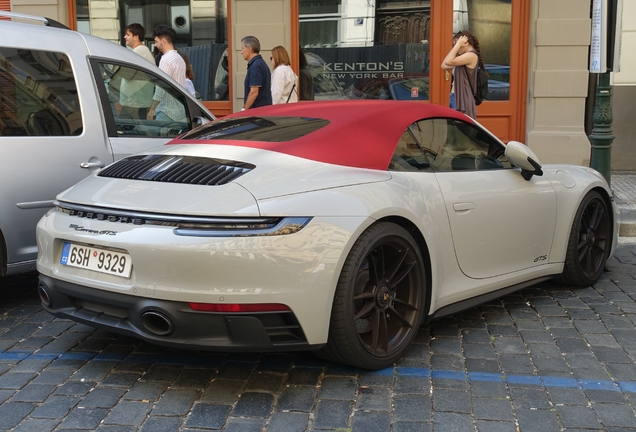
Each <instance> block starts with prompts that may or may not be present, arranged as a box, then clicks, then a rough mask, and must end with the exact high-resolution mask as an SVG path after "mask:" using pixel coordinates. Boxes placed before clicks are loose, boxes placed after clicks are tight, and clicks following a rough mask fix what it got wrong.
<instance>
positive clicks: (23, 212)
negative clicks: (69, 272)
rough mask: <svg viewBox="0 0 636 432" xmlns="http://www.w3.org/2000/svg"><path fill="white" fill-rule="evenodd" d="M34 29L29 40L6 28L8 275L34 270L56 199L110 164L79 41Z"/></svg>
mask: <svg viewBox="0 0 636 432" xmlns="http://www.w3.org/2000/svg"><path fill="white" fill-rule="evenodd" d="M29 27H31V26H29ZM32 27H33V31H32V34H31V35H30V39H29V38H26V39H25V36H24V33H23V32H21V31H19V29H18V28H15V27H12V26H6V27H5V30H6V31H3V38H2V40H0V45H2V46H0V184H2V187H0V224H1V226H0V230H1V234H2V236H3V237H4V242H5V244H4V246H6V253H7V255H6V257H5V258H6V262H7V263H8V264H7V272H8V273H12V272H15V271H23V270H28V269H30V268H32V267H33V265H34V260H35V258H36V256H37V246H36V241H35V226H36V224H37V222H38V220H39V219H40V218H41V217H42V215H43V214H44V213H45V212H46V211H47V209H48V208H50V207H52V206H53V200H54V199H55V196H56V195H57V194H58V193H60V192H62V191H63V190H65V189H67V188H69V187H70V186H72V185H73V184H75V183H77V182H78V181H80V180H81V179H83V178H84V177H86V176H87V175H89V174H90V173H91V172H93V171H95V170H96V169H97V166H100V165H103V164H105V163H108V162H110V161H112V154H111V150H110V146H109V144H108V142H107V140H106V136H105V135H104V133H103V128H102V117H101V114H100V105H99V104H98V100H97V98H96V96H95V92H94V90H93V85H92V75H91V73H90V70H89V67H88V65H87V63H86V60H85V58H86V55H87V50H86V46H85V45H84V44H83V43H82V39H81V38H80V37H78V35H77V34H76V33H74V32H70V31H69V32H61V31H59V30H58V31H57V32H55V38H51V37H47V34H48V30H49V29H47V28H42V30H40V28H39V27H37V26H32ZM14 30H15V31H14ZM34 41H35V42H34ZM1 240H2V238H0V242H1ZM1 258H2V257H0V259H1ZM1 264H2V263H0V267H1ZM25 266H26V268H25ZM18 268H19V269H18ZM1 272H2V269H0V273H1Z"/></svg>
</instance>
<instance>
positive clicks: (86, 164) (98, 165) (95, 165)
mask: <svg viewBox="0 0 636 432" xmlns="http://www.w3.org/2000/svg"><path fill="white" fill-rule="evenodd" d="M104 166H105V165H104V162H101V161H98V162H82V163H81V164H80V167H81V168H87V169H88V168H104Z"/></svg>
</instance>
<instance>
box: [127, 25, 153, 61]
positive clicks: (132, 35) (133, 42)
mask: <svg viewBox="0 0 636 432" xmlns="http://www.w3.org/2000/svg"><path fill="white" fill-rule="evenodd" d="M124 32H125V33H124V40H125V41H126V45H128V46H129V47H130V48H132V50H133V51H134V52H136V53H137V54H139V55H140V56H142V57H143V58H145V59H146V60H148V61H149V62H150V63H153V64H154V62H155V58H154V57H153V55H152V53H151V52H150V50H149V49H148V47H147V46H146V45H145V44H144V36H145V34H146V30H145V29H144V27H143V26H142V25H141V24H138V23H133V24H128V25H127V26H126V29H125V30H124Z"/></svg>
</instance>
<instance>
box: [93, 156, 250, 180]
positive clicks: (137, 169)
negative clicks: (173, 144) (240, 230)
mask: <svg viewBox="0 0 636 432" xmlns="http://www.w3.org/2000/svg"><path fill="white" fill-rule="evenodd" d="M254 168H255V166H254V165H251V164H247V163H243V162H237V161H227V160H219V159H208V158H202V157H192V156H163V155H150V156H132V157H129V158H126V159H122V160H121V161H119V162H117V163H115V164H113V165H111V166H109V167H108V168H105V169H103V170H102V171H100V172H99V174H98V176H99V177H110V178H121V179H129V180H144V181H155V182H166V183H183V184H195V185H206V186H219V185H224V184H226V183H229V182H231V181H232V180H235V179H237V178H238V177H240V176H242V175H243V174H246V173H248V172H250V171H251V170H253V169H254Z"/></svg>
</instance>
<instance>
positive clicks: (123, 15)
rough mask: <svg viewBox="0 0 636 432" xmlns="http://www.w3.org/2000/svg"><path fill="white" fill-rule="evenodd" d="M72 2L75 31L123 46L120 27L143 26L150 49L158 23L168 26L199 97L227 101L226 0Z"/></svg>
mask: <svg viewBox="0 0 636 432" xmlns="http://www.w3.org/2000/svg"><path fill="white" fill-rule="evenodd" d="M75 1H76V10H77V23H76V25H77V29H78V30H79V31H82V32H86V33H91V34H93V35H95V36H99V37H102V38H104V39H108V40H111V41H113V42H117V43H120V44H121V45H123V46H125V42H124V40H123V29H125V28H126V26H127V25H128V24H132V23H139V24H141V25H142V26H143V27H144V29H145V33H146V34H145V40H144V43H145V44H146V45H147V46H148V48H150V50H151V51H153V49H154V41H153V39H152V31H153V29H154V28H155V27H156V26H157V25H159V24H167V25H170V26H171V27H172V28H173V29H174V30H175V31H176V33H177V39H176V40H175V47H176V48H177V49H178V50H179V51H180V52H182V53H183V54H185V55H187V56H188V59H189V61H190V63H191V64H192V68H193V72H194V79H193V80H192V81H193V83H194V87H195V89H196V91H197V92H198V94H199V95H200V98H201V99H202V100H206V101H229V91H228V81H229V80H228V78H229V66H228V60H227V47H228V39H227V36H228V23H227V8H228V6H227V5H228V3H229V1H228V0H179V1H170V0H75ZM93 9H95V11H94V12H93ZM108 9H110V10H108Z"/></svg>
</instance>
